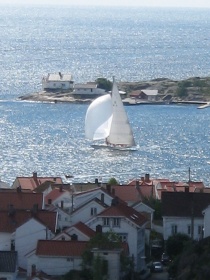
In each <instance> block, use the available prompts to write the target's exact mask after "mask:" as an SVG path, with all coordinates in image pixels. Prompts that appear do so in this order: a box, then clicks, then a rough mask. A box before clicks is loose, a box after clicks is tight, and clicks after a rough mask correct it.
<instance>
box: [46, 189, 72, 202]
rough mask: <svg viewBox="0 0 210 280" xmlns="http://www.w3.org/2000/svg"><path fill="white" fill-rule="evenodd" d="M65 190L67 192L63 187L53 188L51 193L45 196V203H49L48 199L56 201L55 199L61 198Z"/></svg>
mask: <svg viewBox="0 0 210 280" xmlns="http://www.w3.org/2000/svg"><path fill="white" fill-rule="evenodd" d="M65 192H67V191H66V190H64V189H62V188H55V189H53V190H52V191H51V192H50V193H48V194H47V195H46V196H45V199H44V200H45V204H47V203H48V200H49V199H51V201H54V200H55V199H57V198H59V197H60V196H61V195H63V194H64V193H65Z"/></svg>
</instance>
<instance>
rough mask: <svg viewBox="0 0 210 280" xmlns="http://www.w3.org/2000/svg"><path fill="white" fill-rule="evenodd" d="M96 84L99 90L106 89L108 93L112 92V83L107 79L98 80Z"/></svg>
mask: <svg viewBox="0 0 210 280" xmlns="http://www.w3.org/2000/svg"><path fill="white" fill-rule="evenodd" d="M96 83H97V85H98V87H99V88H102V89H105V90H106V91H110V90H111V89H112V82H110V81H109V80H107V79H105V78H98V79H97V80H96Z"/></svg>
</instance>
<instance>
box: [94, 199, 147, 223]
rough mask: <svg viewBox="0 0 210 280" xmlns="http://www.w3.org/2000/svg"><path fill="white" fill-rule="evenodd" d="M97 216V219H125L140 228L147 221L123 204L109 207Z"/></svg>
mask: <svg viewBox="0 0 210 280" xmlns="http://www.w3.org/2000/svg"><path fill="white" fill-rule="evenodd" d="M97 216H99V217H119V218H120V217H126V218H128V219H129V220H131V221H132V222H133V223H135V224H136V225H138V226H142V225H143V224H144V223H146V222H147V219H146V218H145V217H144V216H143V215H142V214H141V213H139V212H137V211H136V210H135V209H133V208H132V207H129V206H127V205H125V204H122V203H118V204H117V205H114V206H110V207H109V208H107V209H105V210H104V211H102V212H101V213H100V214H98V215H97Z"/></svg>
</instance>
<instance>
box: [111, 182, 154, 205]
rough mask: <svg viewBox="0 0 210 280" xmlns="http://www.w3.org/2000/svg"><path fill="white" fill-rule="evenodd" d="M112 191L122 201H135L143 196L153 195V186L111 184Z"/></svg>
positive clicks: (140, 199)
mask: <svg viewBox="0 0 210 280" xmlns="http://www.w3.org/2000/svg"><path fill="white" fill-rule="evenodd" d="M111 189H112V193H113V190H114V194H115V195H116V196H117V197H119V198H120V199H121V200H123V201H126V202H128V201H130V202H133V203H135V202H137V201H142V199H143V198H144V197H152V196H153V186H152V185H145V184H144V185H143V184H142V185H139V186H138V187H136V185H119V186H111Z"/></svg>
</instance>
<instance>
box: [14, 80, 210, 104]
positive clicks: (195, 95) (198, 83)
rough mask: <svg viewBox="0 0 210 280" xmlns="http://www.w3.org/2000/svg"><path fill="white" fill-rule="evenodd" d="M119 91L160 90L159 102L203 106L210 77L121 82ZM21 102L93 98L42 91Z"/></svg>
mask: <svg viewBox="0 0 210 280" xmlns="http://www.w3.org/2000/svg"><path fill="white" fill-rule="evenodd" d="M118 87H119V90H122V91H125V92H126V97H127V98H129V97H130V94H131V93H132V92H134V91H138V90H145V89H147V90H158V101H159V102H160V101H170V102H173V103H177V102H184V103H195V104H203V103H206V102H209V101H210V77H192V78H188V79H185V80H180V81H175V80H170V79H167V78H158V79H154V80H150V81H140V82H119V83H118ZM19 99H20V100H29V101H39V102H54V103H57V102H71V103H90V102H91V101H92V99H91V98H77V97H76V96H75V95H74V94H73V91H64V90H63V91H41V92H36V93H32V94H27V95H23V96H20V97H19Z"/></svg>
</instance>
